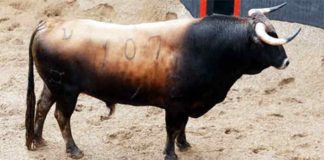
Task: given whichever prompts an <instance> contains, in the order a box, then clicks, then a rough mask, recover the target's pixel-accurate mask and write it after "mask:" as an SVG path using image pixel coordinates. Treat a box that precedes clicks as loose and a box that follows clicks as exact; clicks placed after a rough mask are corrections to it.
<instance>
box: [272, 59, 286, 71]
mask: <svg viewBox="0 0 324 160" xmlns="http://www.w3.org/2000/svg"><path fill="white" fill-rule="evenodd" d="M288 65H289V60H288V58H286V59H285V60H283V62H282V63H281V65H280V66H274V67H275V68H277V69H279V70H283V69H286V68H287V67H288Z"/></svg>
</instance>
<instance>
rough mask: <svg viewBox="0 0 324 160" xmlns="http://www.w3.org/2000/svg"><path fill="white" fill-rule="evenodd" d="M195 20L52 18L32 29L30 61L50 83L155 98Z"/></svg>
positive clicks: (117, 97)
mask: <svg viewBox="0 0 324 160" xmlns="http://www.w3.org/2000/svg"><path fill="white" fill-rule="evenodd" d="M195 21H196V20H193V19H190V20H189V19H188V20H176V21H169V22H158V23H149V24H139V25H117V24H107V23H102V22H96V21H91V20H73V21H61V20H53V19H52V20H49V21H47V22H46V23H44V24H43V25H44V27H42V29H41V30H40V31H39V33H38V35H37V39H38V41H37V43H36V45H37V47H35V48H36V49H37V48H38V51H36V53H35V55H34V56H35V57H36V58H35V61H36V65H37V66H38V68H39V72H41V73H40V75H41V76H42V78H43V79H44V80H45V81H47V83H55V86H56V87H60V85H61V87H64V88H69V87H71V86H72V88H73V87H75V88H76V89H80V91H81V92H85V93H87V94H90V95H92V96H95V97H98V98H101V99H107V100H110V101H119V102H120V101H122V102H120V103H123V102H124V103H130V102H136V103H138V104H141V103H142V102H143V103H144V102H145V101H146V100H147V99H151V101H156V103H160V102H161V101H163V99H164V98H165V97H166V94H167V93H168V89H169V85H170V75H172V73H173V71H174V68H175V66H176V61H177V60H176V59H177V58H179V57H181V45H182V41H183V36H184V34H185V33H186V30H187V28H188V27H189V26H190V25H191V24H192V23H194V22H195ZM44 62H46V63H47V64H45V63H44ZM53 77H54V78H53ZM59 83H61V84H59ZM49 85H51V84H49ZM65 85H68V87H66V86H65Z"/></svg>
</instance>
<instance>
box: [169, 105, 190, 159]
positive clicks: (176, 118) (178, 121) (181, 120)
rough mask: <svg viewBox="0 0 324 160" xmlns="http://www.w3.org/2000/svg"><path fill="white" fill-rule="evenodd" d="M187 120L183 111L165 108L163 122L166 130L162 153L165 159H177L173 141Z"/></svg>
mask: <svg viewBox="0 0 324 160" xmlns="http://www.w3.org/2000/svg"><path fill="white" fill-rule="evenodd" d="M187 121H188V115H187V114H185V113H184V112H179V111H175V110H172V109H171V110H166V112H165V122H166V131H167V140H166V144H165V149H164V154H165V160H176V159H178V157H177V155H176V154H175V149H174V143H175V139H176V137H177V136H178V135H179V133H180V132H181V131H182V129H183V128H184V127H185V125H186V123H187Z"/></svg>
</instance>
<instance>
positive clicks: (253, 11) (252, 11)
mask: <svg viewBox="0 0 324 160" xmlns="http://www.w3.org/2000/svg"><path fill="white" fill-rule="evenodd" d="M286 4H287V2H285V3H282V4H280V5H277V6H274V7H269V8H254V9H250V10H249V12H248V15H249V16H252V14H254V13H262V14H267V13H270V12H273V11H276V10H278V9H280V8H281V7H283V6H285V5H286Z"/></svg>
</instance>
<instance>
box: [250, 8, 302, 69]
mask: <svg viewBox="0 0 324 160" xmlns="http://www.w3.org/2000/svg"><path fill="white" fill-rule="evenodd" d="M285 5H286V3H283V4H281V5H278V6H274V7H270V8H260V9H251V10H249V12H248V15H249V16H250V17H251V18H252V26H253V27H254V30H255V34H253V37H252V39H253V41H254V42H255V44H256V45H257V47H262V51H263V53H259V54H262V59H263V61H266V63H268V64H269V65H271V66H273V67H275V68H277V69H285V68H286V67H287V66H288V65H289V60H288V58H287V55H286V52H285V50H284V48H283V47H282V45H284V44H286V43H288V42H290V41H291V40H293V39H294V38H295V37H296V36H297V35H298V33H299V32H300V30H301V28H299V29H298V30H297V31H296V32H295V33H294V34H292V35H291V36H289V37H286V38H278V35H277V33H276V31H275V29H274V27H273V26H272V24H271V23H270V20H269V19H268V18H267V17H266V16H265V14H267V13H270V12H273V11H276V10H278V9H280V8H281V7H283V6H285Z"/></svg>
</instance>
